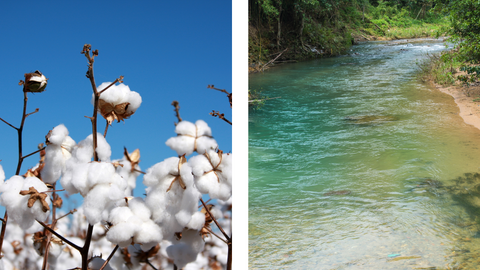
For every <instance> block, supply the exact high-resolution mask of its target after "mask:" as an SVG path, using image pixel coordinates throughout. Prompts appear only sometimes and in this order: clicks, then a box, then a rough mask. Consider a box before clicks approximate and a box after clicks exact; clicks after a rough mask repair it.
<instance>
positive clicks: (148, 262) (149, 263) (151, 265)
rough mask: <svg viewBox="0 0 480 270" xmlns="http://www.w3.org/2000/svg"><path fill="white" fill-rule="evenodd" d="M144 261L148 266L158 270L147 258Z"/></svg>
mask: <svg viewBox="0 0 480 270" xmlns="http://www.w3.org/2000/svg"><path fill="white" fill-rule="evenodd" d="M146 263H147V264H148V265H150V267H152V268H153V269H154V270H158V269H157V268H155V266H153V264H152V263H151V262H150V261H149V260H148V259H147V261H146ZM174 269H176V266H175V265H174Z"/></svg>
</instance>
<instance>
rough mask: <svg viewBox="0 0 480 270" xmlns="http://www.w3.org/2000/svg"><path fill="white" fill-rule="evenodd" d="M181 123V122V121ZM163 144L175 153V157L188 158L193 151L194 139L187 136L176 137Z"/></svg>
mask: <svg viewBox="0 0 480 270" xmlns="http://www.w3.org/2000/svg"><path fill="white" fill-rule="evenodd" d="M182 122H183V121H182ZM182 122H180V123H182ZM165 144H166V145H167V146H168V147H170V148H171V149H172V150H173V151H175V152H177V155H179V156H181V155H185V156H189V155H191V154H192V153H193V151H195V138H194V137H189V136H177V137H172V138H170V139H168V140H167V141H166V142H165Z"/></svg>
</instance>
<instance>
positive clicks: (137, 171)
mask: <svg viewBox="0 0 480 270" xmlns="http://www.w3.org/2000/svg"><path fill="white" fill-rule="evenodd" d="M133 170H134V171H136V172H139V173H141V174H147V173H146V172H142V171H140V170H138V169H133Z"/></svg>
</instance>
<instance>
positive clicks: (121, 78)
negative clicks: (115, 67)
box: [98, 76, 123, 95]
mask: <svg viewBox="0 0 480 270" xmlns="http://www.w3.org/2000/svg"><path fill="white" fill-rule="evenodd" d="M122 80H123V76H120V78H118V79H115V81H113V82H112V83H111V84H109V85H108V86H107V87H105V88H104V89H103V90H102V91H100V93H98V94H99V95H101V94H102V93H103V92H105V91H107V89H108V88H110V87H111V86H113V85H115V84H116V83H117V82H123V81H122Z"/></svg>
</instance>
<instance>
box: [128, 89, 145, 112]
mask: <svg viewBox="0 0 480 270" xmlns="http://www.w3.org/2000/svg"><path fill="white" fill-rule="evenodd" d="M128 102H129V103H130V105H129V106H128V109H127V113H134V112H135V111H136V110H137V109H138V107H140V104H142V97H141V96H140V94H138V93H137V92H134V91H131V92H130V93H128Z"/></svg>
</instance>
